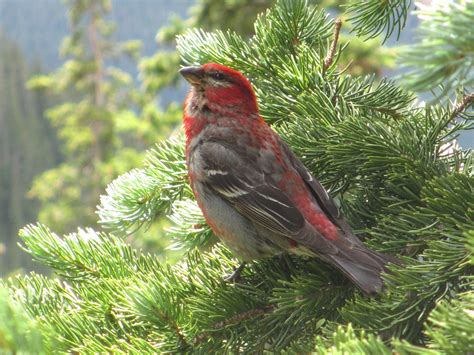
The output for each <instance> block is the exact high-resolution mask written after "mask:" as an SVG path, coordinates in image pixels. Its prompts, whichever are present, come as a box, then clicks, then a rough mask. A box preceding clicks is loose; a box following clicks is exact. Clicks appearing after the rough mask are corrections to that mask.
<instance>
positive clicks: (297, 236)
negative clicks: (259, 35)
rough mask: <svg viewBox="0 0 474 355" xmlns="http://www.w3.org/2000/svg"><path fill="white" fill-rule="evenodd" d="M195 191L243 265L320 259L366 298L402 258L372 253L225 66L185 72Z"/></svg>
mask: <svg viewBox="0 0 474 355" xmlns="http://www.w3.org/2000/svg"><path fill="white" fill-rule="evenodd" d="M180 72H181V74H182V75H183V76H184V77H185V78H186V80H188V81H189V82H190V83H191V84H192V89H191V92H190V93H189V95H188V97H187V98H186V102H185V108H184V129H185V133H186V162H187V166H188V171H189V178H190V182H191V187H192V189H193V191H194V195H195V197H196V200H197V202H198V204H199V206H200V208H201V210H202V211H203V214H204V216H205V218H206V220H207V222H208V224H209V226H210V227H211V228H212V229H213V231H214V233H215V234H216V235H217V236H218V237H219V238H221V240H222V241H223V242H224V243H225V244H226V245H227V246H228V247H229V248H230V249H231V250H232V251H233V252H234V253H235V254H236V255H237V256H238V257H239V258H240V259H242V260H243V261H249V260H255V259H259V258H263V257H266V256H270V255H275V254H279V253H283V252H292V253H299V254H305V255H312V256H317V257H319V258H321V259H323V260H325V261H326V262H328V263H330V264H332V265H334V266H335V267H337V268H338V269H339V270H341V271H342V272H343V273H344V274H345V275H346V276H348V277H349V278H350V279H351V280H352V281H353V282H354V283H355V284H356V285H357V286H359V288H360V289H361V290H362V291H364V292H365V293H368V294H370V293H374V292H377V291H379V290H380V289H381V288H382V281H381V278H380V273H381V272H382V271H384V270H385V264H386V263H387V262H388V261H394V262H396V259H395V258H392V257H389V256H386V255H384V254H381V253H377V252H374V251H372V250H370V249H368V248H366V247H365V246H364V245H363V244H362V243H361V242H360V241H359V239H358V238H357V237H355V236H354V234H353V233H352V230H351V228H350V227H349V225H348V224H347V222H346V221H345V219H344V217H343V216H342V215H341V214H340V212H339V209H338V208H337V206H336V205H335V203H334V201H333V200H332V198H331V197H330V196H329V195H328V193H327V192H326V190H325V189H324V188H323V187H322V186H321V184H320V183H319V182H318V181H317V180H316V179H315V178H314V177H313V176H312V175H311V173H310V172H309V171H308V170H307V169H306V168H305V167H304V165H303V164H302V163H301V162H300V161H299V159H298V158H297V157H296V155H295V154H294V153H293V152H292V151H291V149H290V148H289V147H288V145H287V144H286V143H285V142H284V141H283V140H282V139H281V138H280V137H279V136H278V135H277V134H276V133H275V132H274V131H273V130H272V129H271V128H270V127H269V126H268V125H267V124H266V122H265V121H264V120H263V119H262V118H261V117H260V115H259V113H258V105H257V100H256V96H255V93H254V91H253V89H252V86H251V84H250V82H249V81H248V79H247V78H246V77H245V76H243V75H242V74H241V73H240V72H238V71H236V70H233V69H230V68H228V67H226V66H223V65H220V64H215V63H208V64H204V65H202V66H196V67H186V68H183V69H181V71H180Z"/></svg>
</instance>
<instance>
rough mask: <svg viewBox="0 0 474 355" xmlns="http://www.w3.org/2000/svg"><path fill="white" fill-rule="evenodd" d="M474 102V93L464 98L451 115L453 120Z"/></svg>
mask: <svg viewBox="0 0 474 355" xmlns="http://www.w3.org/2000/svg"><path fill="white" fill-rule="evenodd" d="M473 102H474V93H471V94H469V95H466V96H464V97H463V98H462V100H461V102H460V103H459V104H457V105H456V108H455V109H454V111H453V113H452V114H451V118H452V119H454V118H456V116H457V115H459V114H460V113H461V112H463V111H464V110H465V109H466V108H467V107H468V106H469V105H470V104H471V103H473Z"/></svg>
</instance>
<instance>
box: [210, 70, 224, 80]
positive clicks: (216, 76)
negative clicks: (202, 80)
mask: <svg viewBox="0 0 474 355" xmlns="http://www.w3.org/2000/svg"><path fill="white" fill-rule="evenodd" d="M210 75H211V77H212V78H213V79H214V80H218V81H222V80H224V79H225V77H224V74H222V73H221V72H219V71H216V72H213V73H210Z"/></svg>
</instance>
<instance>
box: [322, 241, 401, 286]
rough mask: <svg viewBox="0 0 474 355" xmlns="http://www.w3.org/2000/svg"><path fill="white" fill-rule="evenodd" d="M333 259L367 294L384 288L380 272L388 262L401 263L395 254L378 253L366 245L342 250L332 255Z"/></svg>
mask: <svg viewBox="0 0 474 355" xmlns="http://www.w3.org/2000/svg"><path fill="white" fill-rule="evenodd" d="M330 259H331V261H332V262H333V263H334V264H335V266H337V267H338V269H339V270H341V271H342V272H343V273H344V275H346V276H347V277H348V278H349V279H351V280H352V281H353V282H354V283H355V284H356V285H357V286H358V287H359V288H360V289H361V290H362V291H363V292H364V293H365V294H369V295H371V294H375V293H378V292H380V291H381V290H382V288H383V283H382V279H381V277H380V274H381V273H382V272H383V271H386V264H387V263H389V262H391V263H395V264H399V263H400V262H399V260H398V259H397V258H395V257H393V256H390V255H386V254H382V253H378V252H375V251H372V250H370V249H367V248H366V247H364V246H362V245H361V246H356V247H354V248H352V249H346V250H340V251H339V253H337V254H335V255H331V256H330Z"/></svg>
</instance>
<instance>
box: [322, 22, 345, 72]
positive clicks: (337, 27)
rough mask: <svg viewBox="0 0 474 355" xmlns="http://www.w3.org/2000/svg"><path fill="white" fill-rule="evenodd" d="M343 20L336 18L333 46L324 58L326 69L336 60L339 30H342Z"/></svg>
mask: <svg viewBox="0 0 474 355" xmlns="http://www.w3.org/2000/svg"><path fill="white" fill-rule="evenodd" d="M341 26H342V21H341V19H336V21H335V22H334V38H333V39H332V43H331V48H330V49H329V53H328V54H327V55H326V58H324V70H327V68H329V67H330V66H331V64H332V62H333V60H334V56H335V55H336V48H337V42H338V41H339V32H340V31H341Z"/></svg>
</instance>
